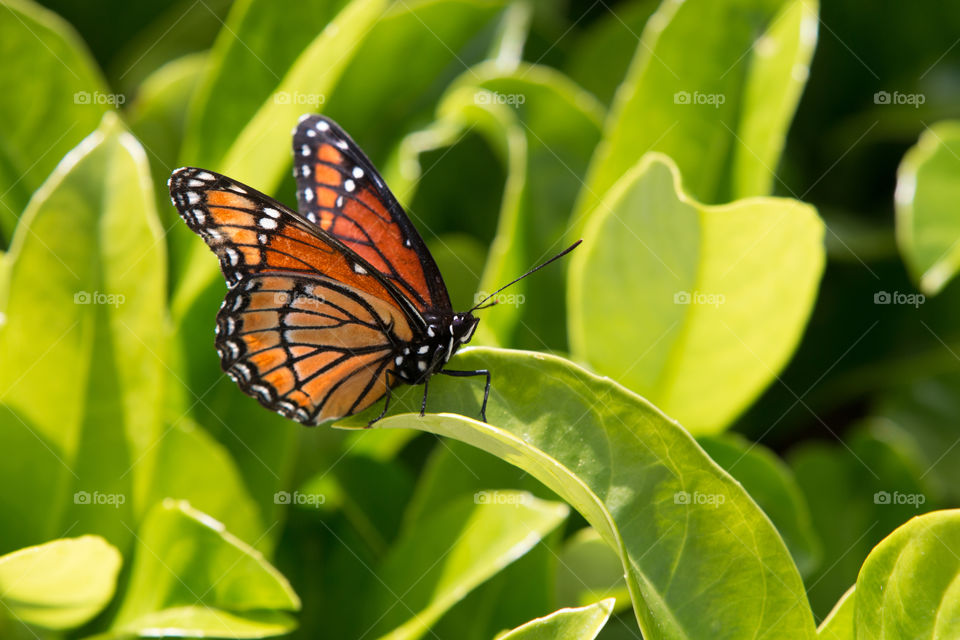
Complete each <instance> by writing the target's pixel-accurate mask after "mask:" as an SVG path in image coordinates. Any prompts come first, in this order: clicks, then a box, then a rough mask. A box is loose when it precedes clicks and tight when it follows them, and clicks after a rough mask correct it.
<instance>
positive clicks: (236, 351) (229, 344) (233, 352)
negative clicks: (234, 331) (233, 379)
mask: <svg viewBox="0 0 960 640" xmlns="http://www.w3.org/2000/svg"><path fill="white" fill-rule="evenodd" d="M223 344H224V346H225V347H226V348H227V349H229V350H230V357H231V358H236V357H237V356H239V355H240V347H238V346H237V343H236V342H234V341H233V340H227V341H226V342H224V343H223Z"/></svg>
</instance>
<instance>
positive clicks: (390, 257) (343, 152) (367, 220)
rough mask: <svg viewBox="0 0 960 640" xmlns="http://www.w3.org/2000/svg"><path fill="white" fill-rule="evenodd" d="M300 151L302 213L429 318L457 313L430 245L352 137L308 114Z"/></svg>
mask: <svg viewBox="0 0 960 640" xmlns="http://www.w3.org/2000/svg"><path fill="white" fill-rule="evenodd" d="M293 153H294V176H295V177H296V179H297V202H298V207H299V209H300V212H301V214H302V215H303V216H304V217H305V218H307V220H308V221H310V222H312V223H314V224H317V225H318V226H319V227H320V228H321V229H323V230H324V231H326V232H327V233H329V234H330V235H332V236H334V237H335V238H337V239H338V240H340V241H341V242H343V243H344V244H345V245H347V246H348V247H350V249H352V250H353V251H354V252H356V253H357V254H358V255H359V256H362V257H363V258H364V260H366V262H368V263H369V264H370V265H371V266H372V267H373V268H374V269H376V270H377V271H379V272H380V274H381V275H382V276H383V277H384V278H386V279H387V280H388V281H390V282H393V283H396V285H397V288H398V289H400V290H401V291H402V292H403V293H404V294H405V295H406V296H407V297H409V298H410V300H411V301H412V302H413V303H414V305H415V306H416V307H417V309H418V310H419V311H420V312H421V313H426V312H431V311H433V312H441V313H444V314H449V313H450V312H451V311H452V310H451V307H450V298H449V296H448V294H447V289H446V286H445V285H444V283H443V278H442V277H441V275H440V271H439V269H438V268H437V265H436V263H435V262H434V260H433V258H432V256H431V255H430V252H429V251H428V250H427V249H426V246H425V244H424V242H423V239H422V238H421V237H420V235H419V234H418V233H417V230H416V229H415V228H414V227H413V224H412V223H411V222H410V220H409V218H408V217H407V214H406V213H405V212H404V211H403V207H401V206H400V204H399V203H398V202H397V200H396V198H394V196H393V194H392V193H390V190H389V189H388V188H387V186H386V184H385V183H384V181H383V179H382V178H381V177H380V175H379V174H378V173H377V170H376V169H375V168H374V166H373V164H372V163H371V162H370V160H369V159H367V157H366V155H364V153H363V151H361V150H360V148H359V147H358V146H357V144H356V143H355V142H354V141H353V140H352V139H351V138H350V136H348V135H347V133H346V132H345V131H343V129H341V128H340V126H339V125H337V124H336V123H335V122H333V121H332V120H330V119H328V118H325V117H323V116H305V117H303V118H301V120H300V123H299V124H298V125H297V128H296V129H295V130H294V137H293Z"/></svg>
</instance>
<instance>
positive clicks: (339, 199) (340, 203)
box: [334, 196, 343, 209]
mask: <svg viewBox="0 0 960 640" xmlns="http://www.w3.org/2000/svg"><path fill="white" fill-rule="evenodd" d="M334 204H335V205H336V207H337V208H338V209H340V208H342V207H343V196H337V201H336V203H334Z"/></svg>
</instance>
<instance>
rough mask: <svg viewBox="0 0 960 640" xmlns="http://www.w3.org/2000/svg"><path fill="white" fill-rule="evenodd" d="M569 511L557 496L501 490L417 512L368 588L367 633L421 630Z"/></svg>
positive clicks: (394, 636)
mask: <svg viewBox="0 0 960 640" xmlns="http://www.w3.org/2000/svg"><path fill="white" fill-rule="evenodd" d="M568 512H569V509H568V508H567V506H566V505H564V504H562V503H558V502H546V501H543V500H539V499H537V498H534V497H533V496H532V495H530V494H528V493H523V492H516V491H504V492H499V493H497V494H496V496H490V499H489V500H484V499H483V498H482V497H481V498H477V499H475V498H474V496H467V497H465V498H461V499H458V500H456V501H454V502H452V503H451V504H449V505H448V506H447V507H445V508H443V509H440V510H438V511H437V512H436V513H433V514H431V515H430V517H427V518H423V519H421V520H420V521H418V522H417V523H415V525H414V526H413V527H411V528H410V529H408V530H407V531H406V533H405V534H404V535H403V536H402V537H401V538H400V539H399V540H398V541H397V543H396V544H395V545H394V546H393V547H392V548H391V550H390V554H389V556H388V557H387V559H386V561H385V562H384V564H383V566H382V567H381V568H380V569H379V570H378V571H377V574H378V576H379V577H380V581H378V583H376V584H374V586H373V589H372V593H371V594H369V595H368V596H367V597H368V598H370V604H371V606H370V607H369V608H368V614H367V615H366V616H365V619H369V620H373V621H376V622H375V623H374V624H373V626H372V628H371V629H370V630H369V631H368V632H367V634H365V635H371V636H373V635H376V634H383V635H382V637H383V638H390V639H391V640H400V639H401V638H419V637H421V636H423V635H424V634H425V633H427V632H428V631H429V629H430V627H431V626H432V625H433V623H435V622H436V621H437V620H438V619H439V618H440V616H441V615H443V613H444V612H445V611H446V610H447V609H449V608H450V607H451V606H453V605H454V604H455V603H456V602H458V601H459V600H460V599H462V598H463V597H464V596H465V595H466V594H467V593H469V592H470V591H471V590H472V589H474V588H475V587H476V586H477V585H479V584H481V583H483V582H484V581H486V580H487V579H488V578H490V577H491V576H493V575H494V574H496V573H497V572H498V571H499V570H501V569H502V568H503V567H505V566H506V565H508V564H510V563H511V562H513V561H514V560H516V559H517V558H519V557H520V556H522V555H523V554H524V553H526V552H527V551H529V550H530V549H531V548H532V547H533V546H534V545H536V544H537V543H538V542H539V541H540V540H541V538H542V537H543V536H544V535H546V534H547V533H549V532H550V531H552V530H553V529H555V528H556V527H557V526H558V525H560V524H561V523H562V522H563V521H564V520H565V519H566V517H567V514H568ZM394 627H395V628H394ZM390 629H393V630H392V631H389V630H390ZM387 631H389V632H388V633H387Z"/></svg>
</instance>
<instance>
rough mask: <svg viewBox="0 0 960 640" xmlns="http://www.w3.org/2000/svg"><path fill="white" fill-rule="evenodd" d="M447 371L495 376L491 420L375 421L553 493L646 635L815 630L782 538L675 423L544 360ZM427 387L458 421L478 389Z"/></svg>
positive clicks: (439, 383) (404, 400) (611, 385)
mask: <svg viewBox="0 0 960 640" xmlns="http://www.w3.org/2000/svg"><path fill="white" fill-rule="evenodd" d="M452 366H453V367H454V368H458V369H476V368H486V369H490V370H491V371H492V372H493V391H492V394H491V398H490V406H489V407H488V410H487V415H488V417H489V419H490V424H485V423H481V422H477V421H475V420H471V419H469V418H464V417H463V416H461V415H454V414H449V413H444V414H440V415H437V414H430V415H428V416H426V417H424V418H422V419H421V418H419V417H418V416H416V415H415V414H405V415H391V416H388V417H387V418H385V419H384V420H383V421H382V422H380V423H378V426H382V427H409V428H415V429H421V430H424V431H430V432H432V433H437V434H440V435H445V436H448V437H452V438H455V439H458V440H462V441H464V442H467V443H468V444H472V445H474V446H476V447H479V448H481V449H484V450H485V451H488V452H490V453H492V454H494V455H496V456H498V457H500V458H502V459H504V460H506V461H508V462H510V463H511V464H514V465H516V466H518V467H520V468H521V469H523V470H524V471H527V472H528V473H530V474H531V475H533V476H534V477H536V478H537V479H538V480H540V481H541V482H543V483H544V484H545V485H547V487H549V488H550V489H552V490H553V491H555V492H556V493H557V494H558V495H560V496H561V497H563V498H564V499H565V500H566V501H567V502H568V503H570V504H571V505H572V506H573V507H574V508H576V509H577V510H578V511H579V512H580V513H581V515H583V517H584V518H586V519H587V521H588V522H589V523H590V524H591V525H592V526H593V527H594V528H595V529H597V531H598V532H600V534H601V535H602V536H603V538H604V540H605V541H606V542H607V543H608V544H610V545H611V546H612V547H613V548H614V549H615V550H616V552H617V553H618V555H619V556H620V560H621V562H622V563H623V566H624V570H625V572H626V573H627V585H628V587H629V589H630V594H631V597H632V599H633V604H634V610H635V613H636V615H637V618H638V621H639V624H640V628H641V630H642V631H643V633H644V636H645V637H647V638H650V639H651V640H653V639H656V638H688V639H692V638H702V637H712V638H717V639H727V638H812V637H813V636H814V633H815V631H814V626H813V617H812V615H811V613H810V609H809V607H808V606H807V604H806V597H805V594H804V589H803V584H802V583H801V580H800V576H799V574H798V573H797V570H796V567H795V566H794V564H793V562H792V560H791V559H790V555H789V552H788V551H787V548H786V547H785V546H784V544H783V541H782V540H781V538H780V536H779V535H778V534H777V532H776V531H775V530H774V528H773V526H772V525H771V524H770V521H769V520H768V519H767V518H766V516H765V515H764V514H763V512H761V511H760V509H759V508H758V507H757V506H756V505H755V504H754V502H753V501H752V500H751V499H750V498H749V496H748V495H747V493H746V492H745V491H744V490H743V488H742V487H741V486H740V484H739V483H737V482H736V481H735V480H733V479H732V478H731V477H730V476H728V475H727V474H726V473H725V472H723V471H722V470H721V469H720V468H719V467H718V466H716V465H715V464H714V463H713V462H712V461H711V460H710V459H709V457H707V455H706V454H705V453H704V452H703V451H702V450H701V449H700V448H699V447H698V446H697V444H696V443H695V442H694V441H693V439H692V438H691V437H690V435H689V434H688V433H687V432H686V431H684V430H683V429H682V428H681V427H680V426H679V425H678V424H677V423H675V422H673V421H672V420H670V419H669V418H667V417H666V416H664V415H663V414H662V413H661V412H660V411H658V410H657V409H656V408H654V407H653V406H652V405H650V404H649V403H647V402H646V401H644V400H643V399H642V398H640V397H638V396H636V395H634V394H632V393H630V392H629V391H627V390H626V389H624V388H623V387H621V386H619V385H617V384H616V383H615V382H613V381H611V380H609V379H607V378H600V377H597V376H594V375H592V374H590V373H588V372H587V371H585V370H583V369H581V368H580V367H578V366H576V365H574V364H572V363H570V362H568V361H566V360H563V359H562V358H558V357H555V356H547V355H543V354H538V353H527V352H513V351H507V350H499V349H490V348H473V349H468V350H465V351H464V352H462V353H460V354H459V355H458V356H457V357H456V358H455V359H454V361H453V362H452ZM430 390H431V405H430V406H431V409H433V410H437V409H438V408H442V409H445V410H453V411H458V412H462V413H464V414H465V415H475V414H476V411H477V409H478V406H479V405H478V403H479V399H480V397H482V385H480V384H477V383H475V382H473V383H471V381H469V380H463V379H456V380H454V379H450V378H446V377H444V376H437V377H436V378H434V379H432V380H431V386H430ZM420 391H421V390H420V389H412V390H411V391H409V392H408V393H405V394H401V393H397V394H396V395H397V398H396V400H395V402H396V404H397V410H400V407H403V406H407V407H410V408H414V407H417V406H418V401H417V399H416V396H419V393H420ZM366 419H368V416H365V415H360V416H357V417H356V418H352V419H351V421H350V422H349V424H356V425H358V426H359V425H362V424H365V421H366ZM342 424H347V423H342Z"/></svg>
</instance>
